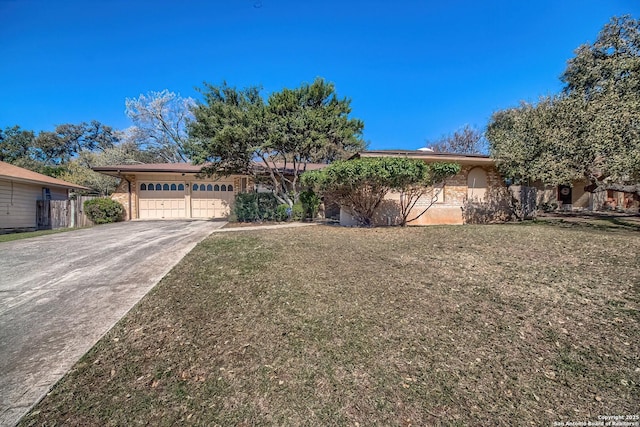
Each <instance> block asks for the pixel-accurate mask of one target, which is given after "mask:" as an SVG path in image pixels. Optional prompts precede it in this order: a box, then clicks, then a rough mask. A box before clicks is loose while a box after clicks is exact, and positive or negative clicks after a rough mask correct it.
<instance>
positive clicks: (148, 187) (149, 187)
mask: <svg viewBox="0 0 640 427" xmlns="http://www.w3.org/2000/svg"><path fill="white" fill-rule="evenodd" d="M147 190H149V191H153V182H151V183H149V185H148V186H147Z"/></svg>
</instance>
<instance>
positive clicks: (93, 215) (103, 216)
mask: <svg viewBox="0 0 640 427" xmlns="http://www.w3.org/2000/svg"><path fill="white" fill-rule="evenodd" d="M83 207H84V213H85V215H86V216H87V217H88V218H89V219H90V220H91V221H92V222H93V223H94V224H108V223H111V222H118V221H122V218H123V216H124V207H123V206H122V205H121V204H120V203H118V202H116V201H115V200H111V199H108V198H99V199H91V200H87V201H86V202H84V205H83Z"/></svg>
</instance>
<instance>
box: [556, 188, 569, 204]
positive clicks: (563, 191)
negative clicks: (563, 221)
mask: <svg viewBox="0 0 640 427" xmlns="http://www.w3.org/2000/svg"><path fill="white" fill-rule="evenodd" d="M571 196H572V194H571V187H570V186H568V185H558V200H559V201H561V202H562V205H563V206H566V205H570V204H571V203H572V200H571Z"/></svg>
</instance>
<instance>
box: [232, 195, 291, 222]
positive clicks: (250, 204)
mask: <svg viewBox="0 0 640 427" xmlns="http://www.w3.org/2000/svg"><path fill="white" fill-rule="evenodd" d="M279 205H280V203H278V199H276V196H274V195H273V194H271V193H239V194H237V195H236V198H235V203H234V205H233V214H234V215H235V217H236V219H237V220H238V221H239V222H262V221H284V220H286V219H287V216H286V211H284V210H283V209H282V208H279ZM283 214H284V216H283Z"/></svg>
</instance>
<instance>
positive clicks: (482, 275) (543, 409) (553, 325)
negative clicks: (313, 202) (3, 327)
mask: <svg viewBox="0 0 640 427" xmlns="http://www.w3.org/2000/svg"><path fill="white" fill-rule="evenodd" d="M639 254H640V233H639V232H637V231H629V230H623V231H620V230H607V229H601V228H594V227H583V226H579V225H578V226H571V227H569V228H566V227H563V226H558V225H556V226H554V225H541V224H530V225H496V226H457V227H427V228H409V229H398V228H378V229H348V228H339V227H330V226H317V227H304V228H294V229H282V230H265V231H251V232H247V231H240V232H237V233H231V234H230V233H224V234H218V235H215V234H214V235H212V236H211V237H210V238H208V239H207V240H205V241H204V242H203V243H202V244H200V245H199V246H198V247H197V248H196V249H195V250H194V251H193V252H191V254H189V255H188V256H187V257H186V258H185V259H184V260H183V261H182V262H181V263H180V264H179V265H178V266H177V267H176V268H175V269H174V270H173V271H172V272H171V273H170V274H169V275H168V276H167V277H165V278H164V279H163V281H162V282H161V283H160V284H159V285H158V286H157V287H156V288H155V289H154V290H153V291H152V292H151V293H150V294H149V295H147V296H146V297H145V298H144V299H143V300H142V301H141V302H140V303H139V304H138V305H137V306H136V307H135V308H134V309H133V310H132V311H131V312H130V313H129V314H128V315H127V316H126V317H125V318H124V319H123V320H122V321H120V322H119V323H118V324H117V325H116V326H115V327H114V328H113V329H112V330H111V331H110V332H109V333H108V334H107V335H106V336H105V337H104V339H103V340H101V341H100V342H99V343H98V344H97V345H96V346H95V347H94V348H93V349H92V350H91V351H90V352H89V353H88V354H87V355H85V356H84V357H83V358H82V360H81V361H80V362H79V363H78V364H77V365H76V366H75V367H74V368H73V370H72V371H71V372H70V373H69V374H68V375H67V376H66V377H65V378H64V379H63V380H62V381H61V382H60V383H59V384H57V385H56V387H55V388H54V389H53V390H52V392H51V393H50V395H49V396H47V397H46V398H45V399H44V400H43V401H42V402H41V403H40V404H39V405H38V406H37V407H36V408H34V410H33V411H32V412H31V413H30V414H29V415H28V416H26V417H25V418H24V419H23V420H22V425H71V426H73V425H78V426H79V425H136V424H142V425H160V426H162V425H166V426H170V425H185V424H186V425H203V426H209V425H223V426H228V425H247V426H248V425H353V426H356V425H360V426H368V425H385V426H386V425H389V426H409V425H413V426H423V425H460V426H463V425H552V423H553V422H560V421H564V422H567V421H573V422H581V421H585V422H588V421H592V422H593V421H597V420H598V416H602V415H633V414H637V413H638V408H640V332H639V331H640V329H639V327H638V326H639V325H638V323H639V320H640V316H639V311H638V309H639V303H640V299H639V294H640V288H639V287H640V269H639V268H638V265H639V261H640V255H639Z"/></svg>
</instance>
